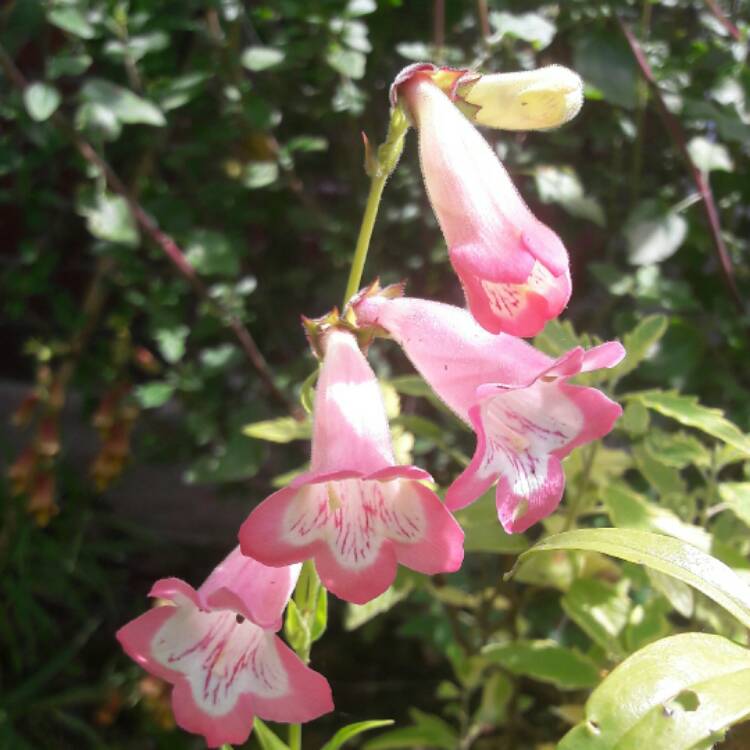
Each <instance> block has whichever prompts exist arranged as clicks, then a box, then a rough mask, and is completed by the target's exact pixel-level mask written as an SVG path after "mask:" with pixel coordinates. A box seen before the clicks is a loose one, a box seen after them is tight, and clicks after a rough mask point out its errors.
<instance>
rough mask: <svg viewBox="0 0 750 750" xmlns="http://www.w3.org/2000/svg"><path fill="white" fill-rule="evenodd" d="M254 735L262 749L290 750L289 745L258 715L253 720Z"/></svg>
mask: <svg viewBox="0 0 750 750" xmlns="http://www.w3.org/2000/svg"><path fill="white" fill-rule="evenodd" d="M253 737H255V739H256V740H257V741H258V744H259V745H260V747H261V750H289V745H287V744H286V742H282V741H281V740H280V739H279V738H278V737H277V736H276V735H275V734H274V733H273V732H272V731H271V729H270V728H269V727H268V725H267V724H265V722H263V721H261V720H260V719H259V718H258V717H257V716H256V717H255V719H254V720H253Z"/></svg>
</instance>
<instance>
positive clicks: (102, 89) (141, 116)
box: [81, 78, 166, 127]
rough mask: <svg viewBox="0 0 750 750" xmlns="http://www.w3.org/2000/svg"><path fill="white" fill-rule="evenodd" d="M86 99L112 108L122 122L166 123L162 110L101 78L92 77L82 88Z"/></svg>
mask: <svg viewBox="0 0 750 750" xmlns="http://www.w3.org/2000/svg"><path fill="white" fill-rule="evenodd" d="M81 97H82V98H83V100H84V101H88V102H91V103H92V104H98V105H99V106H101V107H104V108H105V109H108V110H110V111H111V112H112V113H113V114H114V115H115V116H116V117H117V119H118V120H119V121H120V122H122V123H142V124H144V125H155V126H157V127H159V126H163V125H166V120H165V119H164V115H163V114H162V112H161V110H160V109H159V108H158V107H157V106H156V105H155V104H153V103H152V102H149V101H147V100H146V99H143V98H142V97H140V96H138V95H137V94H134V93H133V92H132V91H130V90H128V89H126V88H123V87H122V86H118V85H116V84H114V83H111V82H110V81H105V80H103V79H101V78H90V79H89V80H88V81H86V83H85V84H84V86H83V88H82V89H81Z"/></svg>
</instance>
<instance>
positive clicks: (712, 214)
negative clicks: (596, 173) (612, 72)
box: [617, 17, 745, 313]
mask: <svg viewBox="0 0 750 750" xmlns="http://www.w3.org/2000/svg"><path fill="white" fill-rule="evenodd" d="M617 22H618V23H619V25H620V29H621V30H622V33H623V34H624V35H625V38H626V39H627V41H628V44H629V45H630V49H631V51H632V53H633V57H634V58H635V60H636V62H637V63H638V67H639V68H640V69H641V73H642V74H643V77H644V78H645V79H646V81H648V84H649V86H650V87H651V90H652V92H653V94H654V100H655V101H656V105H657V107H658V109H659V114H660V115H661V117H662V120H663V121H664V125H665V127H666V128H667V131H668V132H669V134H670V136H671V137H672V140H673V141H674V143H675V146H677V150H678V151H679V152H680V155H681V156H682V158H683V159H684V161H685V164H686V165H687V167H688V170H689V171H690V176H691V177H692V179H693V182H694V183H695V186H696V188H697V189H698V192H699V193H700V196H701V198H703V210H704V212H705V214H706V219H707V220H708V226H709V230H710V233H711V239H712V240H713V246H714V251H715V253H716V257H717V258H718V260H719V265H720V266H721V270H722V275H723V277H724V282H725V284H726V286H727V289H728V290H729V293H730V295H731V297H732V300H733V301H734V303H735V305H736V306H737V309H738V310H739V311H740V312H742V313H744V312H745V305H744V302H743V300H742V296H741V295H740V293H739V290H738V289H737V284H736V282H735V279H734V268H733V267H732V259H731V257H730V256H729V252H728V251H727V248H726V245H725V244H724V239H723V238H722V236H721V222H720V221H719V211H718V209H717V207H716V201H715V200H714V196H713V192H712V190H711V186H710V184H709V182H708V180H707V179H706V178H705V176H704V175H703V173H702V172H701V171H700V170H699V169H698V167H696V165H695V162H694V161H693V159H692V157H691V156H690V152H689V151H688V147H687V140H686V138H685V133H684V132H683V130H682V125H681V124H680V121H679V120H678V119H677V118H676V117H675V116H674V115H673V114H672V113H671V112H670V111H669V109H668V108H667V105H666V104H665V103H664V98H663V96H662V94H661V89H660V88H659V84H658V83H657V82H656V78H655V77H654V73H653V71H652V70H651V66H650V65H649V62H648V60H647V59H646V56H645V54H644V53H643V50H642V49H641V45H640V44H639V43H638V40H637V39H636V37H635V35H634V34H633V32H632V31H631V30H630V28H629V27H628V26H627V24H626V23H625V22H624V21H623V20H622V19H621V18H619V17H618V19H617Z"/></svg>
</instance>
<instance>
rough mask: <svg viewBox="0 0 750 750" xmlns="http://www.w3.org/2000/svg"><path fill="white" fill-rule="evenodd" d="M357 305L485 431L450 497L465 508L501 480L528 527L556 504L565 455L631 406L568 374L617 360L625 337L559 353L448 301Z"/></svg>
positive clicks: (509, 504)
mask: <svg viewBox="0 0 750 750" xmlns="http://www.w3.org/2000/svg"><path fill="white" fill-rule="evenodd" d="M355 311H356V315H357V320H358V323H359V324H360V325H368V324H370V325H377V326H380V327H382V328H384V329H385V330H386V331H388V333H390V335H391V336H392V337H393V338H394V339H395V340H396V341H397V342H398V343H399V344H400V345H401V347H402V348H403V349H404V351H405V352H406V355H407V356H408V357H409V359H410V360H411V361H412V363H413V364H414V366H415V367H416V368H417V370H419V372H420V373H421V374H422V376H423V377H424V379H425V380H426V381H427V382H428V383H429V384H430V386H432V388H433V389H434V390H435V392H436V393H437V395H438V396H440V398H441V399H442V400H443V401H445V403H446V404H447V405H448V406H449V407H450V408H451V409H452V410H453V411H454V412H456V414H457V415H458V416H459V417H461V419H463V420H464V421H465V422H467V423H468V424H470V425H471V426H472V427H473V428H474V430H475V432H476V434H477V448H476V452H475V454H474V458H473V459H472V461H471V464H470V465H469V466H468V467H467V468H466V470H465V471H464V472H463V473H462V474H461V475H460V476H459V477H458V478H457V479H456V480H455V482H453V484H452V485H451V486H450V488H449V489H448V493H447V495H446V505H447V506H448V507H449V508H450V509H451V510H456V509H458V508H463V507H464V506H466V505H469V504H470V503H472V502H473V501H474V500H476V499H477V498H478V497H479V496H480V495H482V494H483V493H484V492H485V491H486V490H488V489H489V488H490V487H491V486H492V485H493V484H494V483H495V482H498V484H497V493H496V502H497V511H498V517H499V518H500V522H501V523H502V525H503V528H504V529H505V530H506V531H508V532H511V533H513V532H520V531H525V530H526V529H527V528H529V526H531V525H532V524H534V523H536V522H537V521H539V520H540V519H542V518H544V517H545V516H547V515H549V514H550V513H552V511H554V510H555V508H556V507H557V505H558V504H559V502H560V500H561V498H562V493H563V489H564V487H565V477H564V474H563V471H562V466H561V463H560V461H561V459H562V458H564V457H565V456H567V455H568V453H570V451H571V450H573V448H575V447H576V446H578V445H582V444H583V443H587V442H590V441H591V440H596V439H597V438H600V437H602V436H603V435H606V434H607V433H608V432H609V431H610V430H611V429H612V426H613V424H614V422H615V420H616V419H617V417H619V416H620V414H621V412H622V409H621V408H620V406H619V405H618V404H616V403H614V402H613V401H610V399H608V398H607V397H606V396H605V395H604V394H603V393H601V392H600V391H598V390H596V389H595V388H587V387H582V386H576V385H570V384H569V383H568V382H567V378H569V377H571V376H573V375H577V374H578V373H581V372H587V371H590V370H595V369H599V368H602V367H613V366H614V365H616V364H617V363H618V362H619V361H620V360H621V359H622V357H623V356H624V353H625V352H624V349H623V348H622V346H621V345H620V344H619V343H618V342H616V341H610V342H607V343H605V344H601V345H600V346H596V347H594V348H593V349H590V350H588V351H584V350H583V349H581V348H580V347H577V348H575V349H572V350H571V351H569V352H568V353H567V354H564V355H563V356H561V357H559V358H558V359H556V360H554V359H552V358H550V357H548V356H547V355H545V354H542V352H540V351H538V350H537V349H534V347H532V346H531V345H530V344H527V343H526V342H525V341H522V340H521V339H518V338H515V337H513V336H509V335H507V334H503V333H501V334H497V335H493V334H489V333H487V331H485V330H484V329H483V328H481V327H480V326H478V325H477V324H476V322H475V321H474V320H473V318H472V317H471V316H470V315H469V314H468V313H467V312H466V311H465V310H461V309H459V308H457V307H452V306H450V305H444V304H441V303H439V302H430V301H427V300H420V299H409V298H403V299H385V298H384V297H378V296H369V297H368V296H364V297H361V298H360V299H359V300H358V301H356V302H355Z"/></svg>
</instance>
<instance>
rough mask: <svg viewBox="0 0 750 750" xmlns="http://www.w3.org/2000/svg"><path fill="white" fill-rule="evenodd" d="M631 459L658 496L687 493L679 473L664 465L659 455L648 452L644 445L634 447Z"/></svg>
mask: <svg viewBox="0 0 750 750" xmlns="http://www.w3.org/2000/svg"><path fill="white" fill-rule="evenodd" d="M633 458H634V459H635V465H636V466H637V467H638V471H640V472H641V474H643V476H644V477H646V479H647V480H648V483H649V484H650V485H651V486H652V487H653V488H654V489H655V490H656V491H657V492H658V493H659V494H660V495H670V494H684V493H685V492H686V491H687V487H686V485H685V481H684V480H683V478H682V476H681V475H680V472H679V471H678V470H677V469H675V468H674V467H673V466H668V465H667V464H664V463H663V462H662V461H661V460H660V458H659V455H658V454H655V453H652V452H651V451H650V450H648V448H647V447H646V445H644V444H640V445H636V446H634V447H633Z"/></svg>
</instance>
